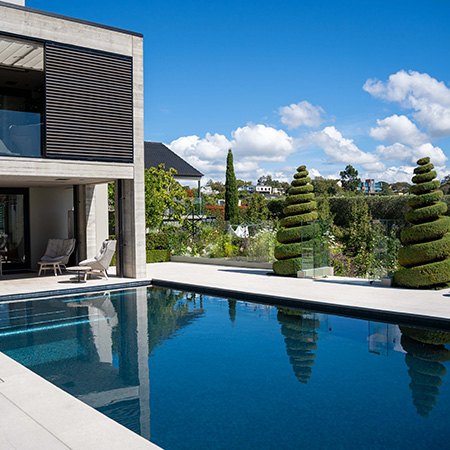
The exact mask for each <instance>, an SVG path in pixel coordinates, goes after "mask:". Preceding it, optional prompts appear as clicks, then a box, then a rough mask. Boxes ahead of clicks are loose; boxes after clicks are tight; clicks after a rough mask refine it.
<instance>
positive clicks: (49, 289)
mask: <svg viewBox="0 0 450 450" xmlns="http://www.w3.org/2000/svg"><path fill="white" fill-rule="evenodd" d="M108 274H109V275H110V276H109V278H108V279H105V278H100V277H92V278H89V279H88V280H87V281H86V282H85V283H83V282H81V283H79V282H78V281H77V280H78V275H77V273H76V272H71V273H68V272H63V274H62V275H58V276H55V275H53V273H51V272H50V271H49V272H47V273H46V274H45V275H41V276H40V277H38V276H37V274H36V273H27V274H23V273H21V274H11V275H7V274H5V275H2V276H0V301H5V300H8V301H9V300H11V299H20V298H23V297H33V296H36V295H41V296H42V295H43V294H44V295H57V294H59V293H67V291H73V292H76V291H83V290H90V289H91V290H92V289H109V288H114V287H116V288H118V287H121V286H122V285H129V286H132V285H133V284H136V283H140V282H143V281H144V280H145V279H144V278H142V279H140V280H138V279H134V278H117V277H116V276H115V267H110V268H109V270H108ZM82 275H83V274H81V276H82ZM0 448H1V447H0Z"/></svg>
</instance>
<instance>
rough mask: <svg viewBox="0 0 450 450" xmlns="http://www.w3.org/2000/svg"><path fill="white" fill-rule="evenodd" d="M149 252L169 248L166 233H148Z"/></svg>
mask: <svg viewBox="0 0 450 450" xmlns="http://www.w3.org/2000/svg"><path fill="white" fill-rule="evenodd" d="M146 248H147V250H166V249H168V248H169V237H168V235H167V234H166V233H163V232H162V231H160V232H159V233H148V234H147V237H146Z"/></svg>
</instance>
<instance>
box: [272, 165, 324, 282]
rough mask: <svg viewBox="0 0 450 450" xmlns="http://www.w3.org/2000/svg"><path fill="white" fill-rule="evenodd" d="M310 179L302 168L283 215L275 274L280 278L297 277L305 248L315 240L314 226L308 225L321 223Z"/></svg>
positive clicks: (295, 179)
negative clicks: (281, 276)
mask: <svg viewBox="0 0 450 450" xmlns="http://www.w3.org/2000/svg"><path fill="white" fill-rule="evenodd" d="M310 182H311V178H309V177H308V171H307V170H306V166H300V167H299V168H298V169H297V173H296V174H294V179H293V180H292V183H291V187H290V188H289V191H288V196H287V197H286V200H285V207H284V209H283V213H284V215H285V216H286V217H284V218H283V219H281V220H280V226H281V229H280V231H278V233H277V241H278V242H279V244H278V245H277V246H276V247H275V258H276V259H277V261H275V262H274V263H273V271H274V272H275V273H276V274H277V275H285V276H294V275H297V272H298V271H299V270H301V269H302V248H303V247H304V246H307V245H308V243H309V242H310V241H311V240H312V238H313V237H314V231H315V230H314V225H303V226H302V224H303V223H304V222H309V221H311V220H317V218H318V214H317V203H316V202H315V201H314V198H315V197H314V192H313V190H314V188H313V186H312V185H311V184H309V183H310Z"/></svg>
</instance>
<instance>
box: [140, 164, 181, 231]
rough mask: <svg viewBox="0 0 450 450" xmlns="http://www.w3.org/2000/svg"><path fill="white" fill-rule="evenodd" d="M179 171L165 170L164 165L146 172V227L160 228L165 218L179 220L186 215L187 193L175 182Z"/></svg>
mask: <svg viewBox="0 0 450 450" xmlns="http://www.w3.org/2000/svg"><path fill="white" fill-rule="evenodd" d="M176 173H177V171H176V170H175V169H173V168H170V169H169V170H167V171H166V170H165V168H164V164H160V165H159V166H158V167H156V168H155V167H150V168H149V169H146V170H145V172H144V182H145V226H146V227H147V228H160V227H161V225H162V223H163V220H164V216H166V215H167V216H170V217H171V218H173V219H175V220H179V219H180V218H181V215H182V214H183V213H185V211H186V208H185V205H184V201H185V200H186V198H187V197H186V191H185V190H184V189H183V188H182V187H181V186H180V184H179V183H178V182H177V181H176V180H175V178H174V175H176Z"/></svg>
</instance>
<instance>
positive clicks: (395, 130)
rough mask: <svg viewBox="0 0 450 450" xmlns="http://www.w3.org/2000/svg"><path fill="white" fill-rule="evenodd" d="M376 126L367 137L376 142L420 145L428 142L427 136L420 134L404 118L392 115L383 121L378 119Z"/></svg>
mask: <svg viewBox="0 0 450 450" xmlns="http://www.w3.org/2000/svg"><path fill="white" fill-rule="evenodd" d="M377 124H378V126H377V127H375V128H371V129H370V132H369V135H370V137H372V138H373V139H377V140H378V141H385V142H388V143H394V142H400V143H402V144H408V145H420V144H423V143H425V142H427V140H428V137H427V135H426V134H424V133H422V132H421V131H420V130H419V129H418V128H417V126H416V125H415V124H414V123H413V122H411V121H410V120H409V119H408V118H407V117H406V116H397V114H394V115H393V116H390V117H386V118H385V119H383V120H380V119H378V120H377Z"/></svg>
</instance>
